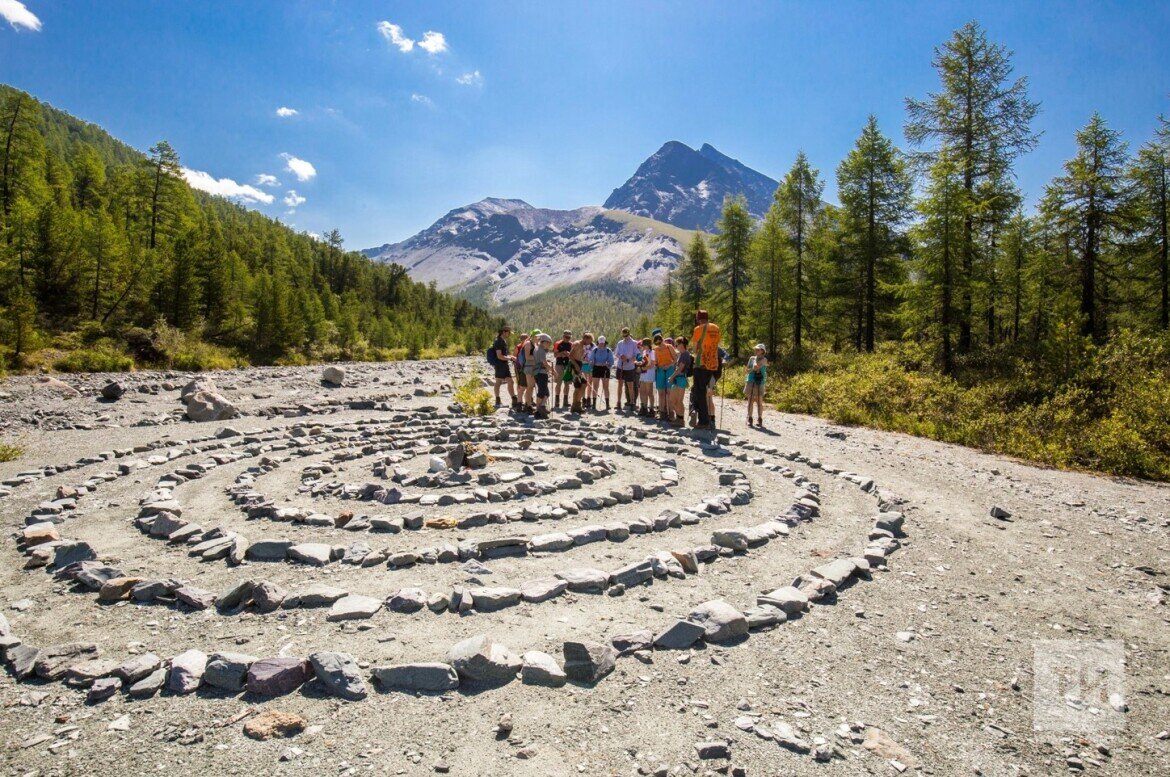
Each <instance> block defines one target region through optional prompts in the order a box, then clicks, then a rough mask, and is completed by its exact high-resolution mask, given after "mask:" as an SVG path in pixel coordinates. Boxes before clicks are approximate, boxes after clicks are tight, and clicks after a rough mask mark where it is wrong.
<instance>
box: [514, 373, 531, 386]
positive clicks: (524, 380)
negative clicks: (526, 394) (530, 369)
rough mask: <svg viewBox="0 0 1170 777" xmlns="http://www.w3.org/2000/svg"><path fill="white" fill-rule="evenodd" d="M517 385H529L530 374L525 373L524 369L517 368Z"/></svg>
mask: <svg viewBox="0 0 1170 777" xmlns="http://www.w3.org/2000/svg"><path fill="white" fill-rule="evenodd" d="M516 385H517V386H519V387H520V388H524V387H525V386H527V385H528V376H527V375H525V374H524V370H521V369H518V370H516Z"/></svg>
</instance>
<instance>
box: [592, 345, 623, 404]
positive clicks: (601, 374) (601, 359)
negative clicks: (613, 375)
mask: <svg viewBox="0 0 1170 777" xmlns="http://www.w3.org/2000/svg"><path fill="white" fill-rule="evenodd" d="M589 363H590V364H591V365H593V375H592V379H591V380H590V383H591V384H592V388H593V402H594V409H597V406H596V402H597V399H598V398H599V397H600V396H601V394H602V392H603V391H604V392H605V411H606V412H607V413H608V412H609V372H610V370H611V369H612V368H613V349H611V348H610V347H609V346H608V345H607V344H606V342H605V335H601V336H600V337H598V338H597V347H596V348H594V349H593V350H592V351H591V352H590V354H589ZM618 400H619V401H620V400H621V396H620V394H619V396H618Z"/></svg>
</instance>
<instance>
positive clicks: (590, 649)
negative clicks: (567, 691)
mask: <svg viewBox="0 0 1170 777" xmlns="http://www.w3.org/2000/svg"><path fill="white" fill-rule="evenodd" d="M564 650H565V674H567V675H568V676H569V677H570V678H571V679H573V680H577V681H579V682H583V683H595V682H597V681H598V680H600V679H601V678H603V677H605V676H606V675H607V674H609V673H610V672H612V671H613V668H614V664H615V662H616V661H617V651H616V650H614V649H613V648H612V647H611V646H609V645H604V644H602V643H600V642H566V643H565V647H564Z"/></svg>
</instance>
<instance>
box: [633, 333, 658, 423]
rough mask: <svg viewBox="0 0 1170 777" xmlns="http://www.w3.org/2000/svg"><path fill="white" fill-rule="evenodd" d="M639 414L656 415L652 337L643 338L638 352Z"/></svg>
mask: <svg viewBox="0 0 1170 777" xmlns="http://www.w3.org/2000/svg"><path fill="white" fill-rule="evenodd" d="M637 366H638V403H639V405H640V407H639V409H638V415H641V416H652V415H654V368H655V366H656V365H655V363H654V349H653V348H652V347H651V345H650V338H649V337H647V338H644V339H643V340H642V348H641V350H640V351H639V352H638V361H637Z"/></svg>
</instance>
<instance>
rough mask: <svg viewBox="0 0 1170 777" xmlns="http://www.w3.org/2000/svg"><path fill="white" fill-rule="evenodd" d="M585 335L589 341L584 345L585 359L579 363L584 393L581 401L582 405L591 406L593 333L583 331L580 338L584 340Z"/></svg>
mask: <svg viewBox="0 0 1170 777" xmlns="http://www.w3.org/2000/svg"><path fill="white" fill-rule="evenodd" d="M585 335H589V342H588V344H586V345H585V361H584V362H582V364H581V375H582V376H583V377H584V378H585V395H584V396H583V397H582V399H581V402H582V405H583V406H584V407H593V349H594V347H595V345H594V342H593V334H592V333H591V332H585V333H584V334H582V335H581V340H582V341H584V340H585Z"/></svg>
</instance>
